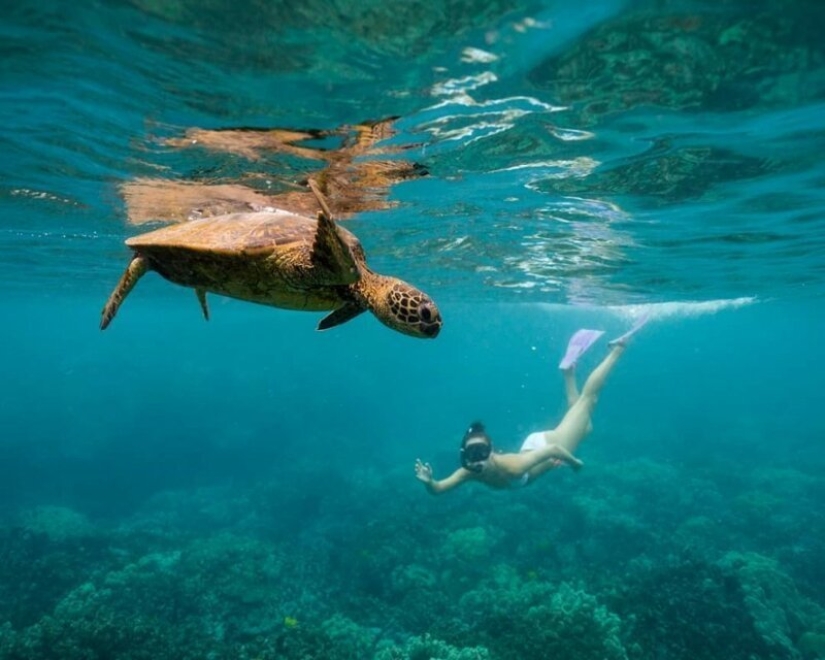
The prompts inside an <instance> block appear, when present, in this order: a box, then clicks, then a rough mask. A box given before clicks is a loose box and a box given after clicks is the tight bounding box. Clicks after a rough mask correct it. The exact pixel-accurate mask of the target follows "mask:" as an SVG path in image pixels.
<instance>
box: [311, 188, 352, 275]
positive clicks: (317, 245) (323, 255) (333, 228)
mask: <svg viewBox="0 0 825 660" xmlns="http://www.w3.org/2000/svg"><path fill="white" fill-rule="evenodd" d="M309 187H310V188H311V189H312V192H313V193H314V194H315V197H316V199H317V200H318V203H319V204H320V205H321V212H320V213H319V214H318V229H317V231H316V232H315V240H314V241H313V243H312V253H311V256H310V260H311V261H312V266H313V269H314V270H315V272H316V273H317V276H318V277H317V280H318V283H319V284H325V285H341V284H353V283H354V282H357V281H358V278H359V277H360V276H361V275H360V273H359V271H358V266H357V265H356V261H355V255H353V253H352V250H351V249H350V247H349V245H347V243H346V241H345V240H344V238H343V236H341V234H340V233H339V232H338V226H337V225H336V224H335V221H334V220H333V219H332V213H331V212H330V210H329V206H328V205H327V200H326V198H325V197H324V196H323V195H322V194H321V191H320V190H318V186H317V185H316V183H315V182H314V181H313V180H312V179H310V180H309Z"/></svg>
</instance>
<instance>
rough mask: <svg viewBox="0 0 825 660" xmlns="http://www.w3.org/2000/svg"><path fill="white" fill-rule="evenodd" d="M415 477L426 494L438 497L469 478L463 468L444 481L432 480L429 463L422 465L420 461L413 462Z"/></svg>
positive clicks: (468, 474) (431, 470) (467, 472)
mask: <svg viewBox="0 0 825 660" xmlns="http://www.w3.org/2000/svg"><path fill="white" fill-rule="evenodd" d="M415 476H416V478H417V479H418V480H419V481H420V482H421V483H423V484H424V487H425V488H426V489H427V492H429V493H431V494H432V495H440V494H441V493H444V492H446V491H448V490H452V489H453V488H455V487H456V486H459V485H461V484H462V483H464V482H465V481H466V480H467V478H468V477H469V476H470V472H469V471H468V470H465V469H464V468H458V470H456V471H455V472H453V473H452V474H451V475H450V476H449V477H446V478H444V479H440V480H439V479H433V469H432V467H431V466H430V464H429V463H422V462H421V460H420V459H417V460H416V461H415Z"/></svg>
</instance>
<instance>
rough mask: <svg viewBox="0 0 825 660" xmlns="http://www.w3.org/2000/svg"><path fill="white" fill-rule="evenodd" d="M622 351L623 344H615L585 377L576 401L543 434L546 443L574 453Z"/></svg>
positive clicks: (587, 430) (588, 429)
mask: <svg viewBox="0 0 825 660" xmlns="http://www.w3.org/2000/svg"><path fill="white" fill-rule="evenodd" d="M624 351H625V346H624V345H623V344H615V345H614V346H613V348H611V349H610V352H609V353H608V354H607V357H606V358H605V359H604V360H602V361H601V363H600V364H599V366H597V367H596V368H595V369H594V370H593V372H592V373H591V374H590V375H589V376H588V377H587V380H586V381H585V383H584V387H582V390H581V394H580V395H579V398H578V400H577V401H576V402H575V403H574V404H573V405H572V406H571V407H570V410H568V411H567V414H566V415H565V416H564V418H563V419H562V420H561V423H560V424H559V425H558V426H557V427H556V428H555V429H553V430H552V431H546V432H545V434H544V437H545V439H546V440H547V442H548V443H550V444H553V443H555V444H557V445H559V446H561V447H564V448H565V449H566V450H567V451H569V452H570V453H571V454H575V453H576V448H577V447H578V446H579V443H580V442H581V441H582V440H583V439H584V437H585V436H586V435H587V434H588V433H589V432H590V431H591V430H592V428H593V426H592V424H591V416H592V414H593V409H594V408H595V406H596V402H597V401H598V399H599V393H600V392H601V391H602V388H603V387H604V384H605V382H606V380H607V377H608V375H609V374H610V372H611V371H612V370H613V367H614V366H615V365H616V362H617V361H618V359H619V358H620V357H621V355H622V353H624Z"/></svg>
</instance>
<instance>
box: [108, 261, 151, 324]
mask: <svg viewBox="0 0 825 660" xmlns="http://www.w3.org/2000/svg"><path fill="white" fill-rule="evenodd" d="M148 270H149V260H148V259H146V258H145V257H141V256H140V255H137V254H136V255H135V256H134V257H132V260H131V261H130V262H129V265H128V266H126V271H125V272H124V273H123V276H122V277H121V278H120V282H118V283H117V286H116V287H115V290H114V291H112V295H110V296H109V300H107V301H106V304H105V305H104V306H103V313H102V315H101V318H100V329H101V330H105V329H106V328H107V327H109V324H110V323H111V322H112V319H113V318H115V314H117V310H118V309H119V308H120V305H121V304H122V303H123V301H124V300H125V298H126V296H128V295H129V292H130V291H131V290H132V289H133V288H134V287H135V284H137V281H138V280H139V279H140V278H141V277H143V275H144V274H145V273H146V271H148Z"/></svg>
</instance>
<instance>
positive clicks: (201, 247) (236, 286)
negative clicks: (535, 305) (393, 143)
mask: <svg viewBox="0 0 825 660" xmlns="http://www.w3.org/2000/svg"><path fill="white" fill-rule="evenodd" d="M309 185H310V188H311V189H312V192H313V193H314V194H315V196H316V198H317V199H318V203H319V204H320V206H321V211H320V212H319V213H318V219H317V220H315V219H312V218H309V217H305V216H302V215H297V214H295V213H290V212H287V211H282V210H277V209H271V210H266V211H257V212H250V213H231V214H228V215H220V216H215V217H212V218H205V219H202V220H193V221H191V222H186V223H182V224H177V225H171V226H168V227H163V228H162V229H157V230H155V231H151V232H148V233H146V234H141V235H139V236H135V237H133V238H130V239H128V240H127V241H126V245H128V246H129V247H130V248H132V250H134V256H133V257H132V260H131V261H130V262H129V265H128V267H127V268H126V272H125V273H124V274H123V277H121V279H120V282H118V285H117V287H116V288H115V290H114V291H113V292H112V294H111V296H109V300H108V301H107V302H106V305H105V306H104V308H103V315H102V319H101V322H100V328H101V330H103V329H105V328H106V327H107V326H108V325H109V323H111V321H112V319H113V318H114V316H115V314H116V313H117V310H118V308H119V307H120V305H121V303H122V302H123V299H124V298H125V297H126V296H127V295H128V294H129V292H130V291H131V290H132V288H133V287H134V286H135V284H136V283H137V281H138V280H139V279H140V277H141V276H142V275H144V274H145V273H146V272H147V271H149V270H154V271H156V272H158V273H160V275H162V276H163V277H164V278H165V279H167V280H169V281H170V282H174V283H175V284H180V285H182V286H186V287H192V288H193V289H195V292H196V293H197V296H198V300H199V301H200V304H201V309H202V310H203V315H204V317H205V318H206V319H208V318H209V310H208V308H207V306H206V293H207V292H209V293H216V294H219V295H223V296H229V297H231V298H239V299H241V300H247V301H250V302H256V303H260V304H263V305H272V306H273V307H282V308H285V309H298V310H308V311H322V310H332V312H331V313H330V314H328V315H327V316H325V317H324V318H323V319H321V321H320V323H319V324H318V329H319V330H326V329H328V328H332V327H333V326H336V325H340V324H341V323H345V322H346V321H349V320H350V319H352V318H354V317H356V316H358V315H359V314H361V313H362V312H364V311H366V310H369V311H371V312H372V313H373V314H374V315H375V316H376V317H377V318H378V320H379V321H381V322H382V323H384V324H385V325H387V326H389V327H390V328H393V329H394V330H398V331H399V332H403V333H404V334H408V335H412V336H414V337H429V338H432V337H435V336H436V335H438V332H439V330H440V329H441V315H440V314H439V312H438V308H437V307H436V305H435V303H434V302H433V301H432V299H431V298H430V297H429V296H427V294H425V293H423V292H422V291H419V290H418V289H416V288H415V287H413V286H411V285H409V284H407V283H406V282H403V281H401V280H399V279H397V278H395V277H387V276H385V275H378V274H376V273H373V272H372V271H371V270H370V269H369V268H368V267H367V264H366V259H365V256H364V250H363V248H362V247H361V243H360V242H359V241H358V239H357V238H356V237H355V236H354V235H353V234H352V233H350V232H349V231H347V230H346V229H344V228H343V227H340V226H338V225H337V224H336V223H335V222H334V220H333V218H332V214H331V213H330V210H329V207H328V206H327V203H326V200H325V198H324V196H323V195H322V194H321V192H320V191H319V190H318V188H317V186H316V185H315V183H314V181H310V182H309Z"/></svg>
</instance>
